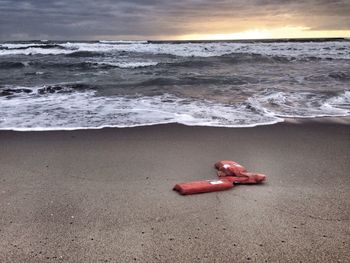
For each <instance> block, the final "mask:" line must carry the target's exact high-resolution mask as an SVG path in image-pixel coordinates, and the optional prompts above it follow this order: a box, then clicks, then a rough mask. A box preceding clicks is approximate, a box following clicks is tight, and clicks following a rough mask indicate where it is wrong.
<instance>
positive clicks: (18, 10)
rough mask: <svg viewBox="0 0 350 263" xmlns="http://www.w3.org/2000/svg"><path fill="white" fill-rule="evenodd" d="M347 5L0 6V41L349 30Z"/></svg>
mask: <svg viewBox="0 0 350 263" xmlns="http://www.w3.org/2000/svg"><path fill="white" fill-rule="evenodd" d="M349 14H350V2H349V1H348V0H333V1H331V0H305V1H301V0H294V1H289V0H236V1H234V0H216V1H212V0H187V1H185V0H176V1H174V0H119V1H113V0H99V1H95V0H58V1H47V0H0V39H2V40H8V39H16V38H17V39H18V38H27V39H35V38H47V39H99V38H102V37H105V38H115V39H117V38H125V39H133V38H139V39H145V38H146V39H154V38H163V37H167V38H170V37H172V36H176V35H179V34H193V33H203V32H205V33H208V32H213V33H214V32H216V33H219V32H222V33H225V32H231V33H233V32H239V31H243V30H247V29H249V28H260V27H261V28H269V27H278V26H286V25H295V26H305V27H309V28H312V29H315V30H344V29H350V19H349Z"/></svg>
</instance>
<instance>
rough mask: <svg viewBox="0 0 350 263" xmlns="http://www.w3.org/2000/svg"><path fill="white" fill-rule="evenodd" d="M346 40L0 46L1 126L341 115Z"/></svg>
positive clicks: (349, 80)
mask: <svg viewBox="0 0 350 263" xmlns="http://www.w3.org/2000/svg"><path fill="white" fill-rule="evenodd" d="M349 84H350V41H349V40H345V39H338V40H333V41H321V40H319V41H307V40H305V41H275V42H273V41H266V42H264V41H260V42H253V41H251V42H248V41H245V42H232V41H231V42H223V41H220V42H148V41H97V42H66V41H31V42H2V43H0V129H3V130H4V129H13V130H62V129H89V128H101V127H133V126H143V125H152V124H160V123H182V124H185V125H200V126H220V127H251V126H257V125H268V124H273V123H277V122H281V121H283V120H284V118H287V117H295V118H315V117H322V116H331V117H332V116H349V115H350V85H349Z"/></svg>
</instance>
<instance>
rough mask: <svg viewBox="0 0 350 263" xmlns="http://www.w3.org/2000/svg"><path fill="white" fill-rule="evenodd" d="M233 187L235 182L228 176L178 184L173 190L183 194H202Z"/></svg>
mask: <svg viewBox="0 0 350 263" xmlns="http://www.w3.org/2000/svg"><path fill="white" fill-rule="evenodd" d="M232 187H233V183H232V182H231V181H230V180H227V179H226V178H222V179H221V178H220V179H219V180H203V181H195V182H188V183H181V184H176V185H175V186H174V188H173V190H175V191H178V192H179V193H180V194H182V195H191V194H200V193H207V192H215V191H223V190H228V189H231V188H232Z"/></svg>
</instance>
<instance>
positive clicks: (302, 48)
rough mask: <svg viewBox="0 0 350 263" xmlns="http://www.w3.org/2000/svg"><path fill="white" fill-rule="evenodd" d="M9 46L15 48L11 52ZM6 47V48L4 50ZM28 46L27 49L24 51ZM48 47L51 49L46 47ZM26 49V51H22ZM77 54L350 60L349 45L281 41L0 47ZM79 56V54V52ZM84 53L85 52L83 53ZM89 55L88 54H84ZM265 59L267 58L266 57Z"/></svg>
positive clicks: (5, 52)
mask: <svg viewBox="0 0 350 263" xmlns="http://www.w3.org/2000/svg"><path fill="white" fill-rule="evenodd" d="M9 45H16V48H14V46H12V48H11V49H8V47H9ZM45 46H46V47H45ZM5 47H7V49H4V48H5ZM24 47H25V48H24ZM47 47H49V48H47ZM22 48H23V49H22ZM75 52H91V53H92V54H94V53H108V52H128V53H145V54H153V55H157V54H163V55H171V56H177V57H215V56H225V55H230V54H252V55H254V54H256V55H261V56H267V57H274V58H275V59H276V60H278V59H281V60H282V61H283V58H288V59H289V60H298V59H307V60H312V59H350V42H348V41H338V42H337V41H335V42H316V43H311V42H296V43H294V42H293V43H289V42H282V43H277V42H274V43H228V42H226V43H225V42H210V43H176V44H175V43H139V42H131V43H94V42H93V43H91V42H86V43H84V42H81V43H77V42H72V43H71V42H66V43H59V44H57V45H56V44H53V43H48V44H43V43H41V44H1V45H0V55H21V54H22V55H35V54H51V55H59V54H72V53H75ZM78 54H79V53H78ZM80 54H84V53H80ZM85 54H86V55H88V54H89V53H85ZM264 59H266V58H264Z"/></svg>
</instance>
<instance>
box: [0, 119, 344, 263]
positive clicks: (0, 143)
mask: <svg viewBox="0 0 350 263" xmlns="http://www.w3.org/2000/svg"><path fill="white" fill-rule="evenodd" d="M349 156H350V126H349V125H343V124H340V123H338V124H334V123H328V122H326V123H325V122H322V123H318V122H307V123H301V124H297V125H296V124H293V123H287V122H284V123H279V124H275V125H268V126H258V127H254V128H249V129H232V128H216V127H196V126H184V125H179V124H166V125H156V126H143V127H135V128H129V129H118V128H105V129H100V130H75V131H50V132H16V131H0V164H1V165H0V182H1V183H0V261H4V262H22V261H26V262H90V261H91V262H98V261H101V262H278V261H284V262H287V261H288V262H300V261H303V262H337V261H338V262H345V261H346V260H347V259H348V258H349V257H350V252H349V251H350V237H349V231H348V223H349V220H350V212H349V211H350V202H349V200H350V193H349V187H350V177H349V172H348V171H349V170H350V164H349ZM220 159H232V160H234V161H237V162H239V163H241V164H242V165H244V166H245V167H247V168H248V170H250V171H256V172H261V173H265V174H267V176H268V179H267V182H266V183H264V184H262V185H250V186H243V185H242V186H235V187H234V188H233V189H232V190H228V191H223V192H216V193H206V194H200V195H193V196H181V195H179V194H177V193H176V192H174V191H172V187H173V186H174V185H175V184H176V183H180V182H186V181H195V180H205V179H215V169H214V167H213V165H214V162H216V161H218V160H220Z"/></svg>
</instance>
